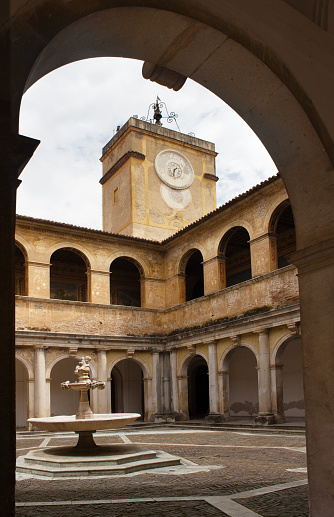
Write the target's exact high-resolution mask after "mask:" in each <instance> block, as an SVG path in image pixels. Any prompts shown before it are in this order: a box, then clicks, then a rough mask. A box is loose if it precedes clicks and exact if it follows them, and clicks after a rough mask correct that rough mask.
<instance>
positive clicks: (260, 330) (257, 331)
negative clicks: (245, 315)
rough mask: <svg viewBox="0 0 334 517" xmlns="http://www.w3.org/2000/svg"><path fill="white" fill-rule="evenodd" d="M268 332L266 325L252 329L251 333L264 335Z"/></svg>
mask: <svg viewBox="0 0 334 517" xmlns="http://www.w3.org/2000/svg"><path fill="white" fill-rule="evenodd" d="M268 333H269V329H268V328H266V327H259V328H257V329H254V330H253V334H259V335H261V334H266V335H268Z"/></svg>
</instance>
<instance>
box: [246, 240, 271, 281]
mask: <svg viewBox="0 0 334 517" xmlns="http://www.w3.org/2000/svg"><path fill="white" fill-rule="evenodd" d="M249 244H250V251H251V263H252V277H253V278H254V277H256V276H261V275H265V274H266V273H270V272H271V271H275V270H276V269H277V268H278V263H277V240H276V235H275V234H273V233H266V234H265V235H261V236H260V237H257V238H256V239H253V240H251V241H249Z"/></svg>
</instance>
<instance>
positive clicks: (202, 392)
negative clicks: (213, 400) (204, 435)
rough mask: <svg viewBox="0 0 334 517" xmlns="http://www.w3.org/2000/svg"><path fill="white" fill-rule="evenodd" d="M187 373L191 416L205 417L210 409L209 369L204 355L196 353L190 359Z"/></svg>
mask: <svg viewBox="0 0 334 517" xmlns="http://www.w3.org/2000/svg"><path fill="white" fill-rule="evenodd" d="M187 375H188V411H189V418H190V419H197V418H204V417H205V416H207V415H208V414H209V411H210V402H209V370H208V364H207V362H206V360H205V359H204V357H202V356H201V355H195V356H193V357H192V358H191V359H190V361H189V364H188V369H187Z"/></svg>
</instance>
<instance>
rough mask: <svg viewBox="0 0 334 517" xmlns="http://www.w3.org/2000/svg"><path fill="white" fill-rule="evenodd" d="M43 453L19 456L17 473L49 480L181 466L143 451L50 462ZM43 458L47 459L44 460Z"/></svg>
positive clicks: (161, 455) (55, 458) (176, 459)
mask: <svg viewBox="0 0 334 517" xmlns="http://www.w3.org/2000/svg"><path fill="white" fill-rule="evenodd" d="M49 449H51V448H49ZM57 449H58V448H57ZM45 451H46V449H42V450H40V451H30V452H29V453H28V454H27V455H26V456H20V457H19V458H18V459H17V462H16V470H17V472H20V473H24V474H29V475H32V476H33V475H37V476H45V477H52V478H58V477H59V478H64V477H81V476H112V475H124V474H130V473H133V472H139V471H142V470H148V469H155V468H161V467H170V466H175V465H180V464H181V458H179V457H177V456H172V455H171V454H168V453H165V452H163V451H148V450H144V451H143V452H142V454H140V453H138V452H136V453H129V454H126V453H125V454H123V455H122V457H119V458H117V457H116V458H115V457H113V456H114V455H113V454H112V453H111V454H110V455H108V454H105V455H102V454H100V455H99V456H88V457H87V456H85V457H83V456H76V457H74V458H73V457H69V456H66V455H61V456H57V455H56V454H54V455H53V457H52V461H50V460H49V458H48V456H49V454H47V453H45ZM30 453H32V454H30ZM39 453H41V454H39ZM45 457H46V459H44V458H45Z"/></svg>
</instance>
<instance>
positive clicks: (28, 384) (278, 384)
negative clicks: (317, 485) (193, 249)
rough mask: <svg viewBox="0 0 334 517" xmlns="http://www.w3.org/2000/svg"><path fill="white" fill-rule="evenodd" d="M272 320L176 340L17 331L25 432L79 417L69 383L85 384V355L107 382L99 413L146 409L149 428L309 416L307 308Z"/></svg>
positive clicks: (20, 420)
mask: <svg viewBox="0 0 334 517" xmlns="http://www.w3.org/2000/svg"><path fill="white" fill-rule="evenodd" d="M271 313H272V311H270V315H269V314H267V315H261V316H259V315H258V316H254V317H253V318H248V319H245V321H239V322H237V323H236V322H234V323H233V324H232V323H231V324H229V325H227V326H226V325H222V328H221V329H217V328H215V329H211V330H212V331H211V332H210V331H209V330H208V329H206V331H205V332H204V333H203V331H202V332H201V331H198V332H197V333H195V332H193V333H192V335H189V333H188V334H187V335H184V336H180V337H179V338H178V339H174V342H173V343H170V342H169V343H168V342H167V341H165V342H164V343H161V340H160V343H159V342H156V343H155V344H154V343H153V342H152V340H151V341H150V342H149V340H148V339H147V340H146V342H145V339H141V341H140V342H139V341H138V342H136V340H135V338H129V337H126V336H124V337H123V338H122V339H117V340H115V339H114V340H111V339H107V338H101V336H80V335H66V336H65V335H56V334H53V335H48V336H46V335H44V336H42V335H41V334H42V333H41V332H21V333H20V332H18V335H17V349H16V374H17V381H16V398H17V427H26V425H27V418H29V417H41V416H49V415H51V416H54V415H60V414H74V413H75V412H76V408H77V404H78V393H76V392H68V391H62V390H61V388H60V384H61V382H64V381H66V380H69V381H71V382H73V381H75V380H76V376H75V374H74V368H75V366H76V364H77V363H78V357H80V356H89V357H90V360H89V363H90V368H91V378H92V379H97V380H102V381H104V382H105V383H106V389H105V390H103V391H100V390H95V391H91V394H90V402H91V406H92V409H93V411H94V412H95V413H110V412H138V413H140V414H141V415H142V419H143V420H144V421H147V422H154V421H156V422H159V421H160V422H161V421H162V422H163V421H175V420H188V419H199V418H207V419H209V420H212V421H231V420H234V419H245V420H249V419H256V420H257V421H258V423H264V424H267V423H282V422H285V421H288V420H289V419H294V420H296V419H297V420H298V419H302V418H304V399H303V381H302V360H301V337H300V325H299V322H298V307H296V306H295V307H294V309H293V310H292V309H290V310H289V311H285V315H284V314H280V315H278V314H275V315H273V314H271ZM283 319H285V322H283ZM210 334H211V335H210Z"/></svg>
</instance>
